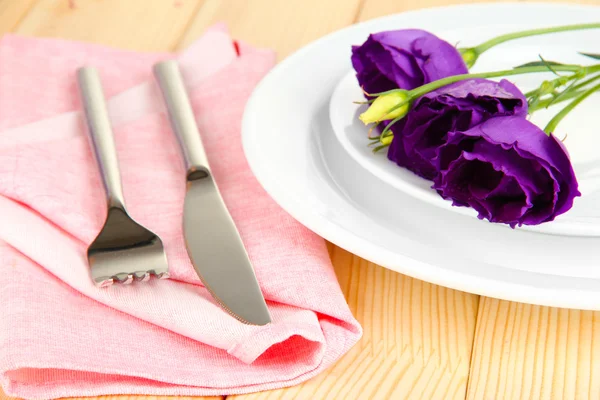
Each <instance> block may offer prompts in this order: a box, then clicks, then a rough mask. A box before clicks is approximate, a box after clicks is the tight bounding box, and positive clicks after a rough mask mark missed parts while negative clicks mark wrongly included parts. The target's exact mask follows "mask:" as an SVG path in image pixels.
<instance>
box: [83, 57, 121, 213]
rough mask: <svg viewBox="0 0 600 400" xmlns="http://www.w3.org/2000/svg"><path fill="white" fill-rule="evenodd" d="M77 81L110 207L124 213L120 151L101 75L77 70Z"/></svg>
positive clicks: (89, 68)
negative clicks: (114, 134) (109, 114)
mask: <svg viewBox="0 0 600 400" xmlns="http://www.w3.org/2000/svg"><path fill="white" fill-rule="evenodd" d="M77 81H78V84H79V93H80V95H81V100H82V102H83V109H84V114H85V120H86V123H87V127H88V129H87V130H88V134H89V136H90V139H91V142H92V147H93V149H94V155H95V158H96V162H97V163H98V167H99V168H100V173H101V175H102V182H103V183H104V188H105V189H106V197H107V201H108V206H109V208H120V209H122V210H125V199H124V197H123V188H122V186H121V175H120V174H119V161H118V159H117V149H116V146H115V140H114V137H113V132H112V128H111V125H110V119H109V117H108V111H107V108H106V101H105V99H104V93H103V91H102V84H101V82H100V75H99V74H98V71H97V70H96V69H95V68H93V67H82V68H80V69H78V70H77Z"/></svg>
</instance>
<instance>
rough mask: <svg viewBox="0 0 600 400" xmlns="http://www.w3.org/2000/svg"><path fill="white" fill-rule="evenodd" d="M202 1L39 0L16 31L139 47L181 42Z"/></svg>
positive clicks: (148, 48) (156, 48)
mask: <svg viewBox="0 0 600 400" xmlns="http://www.w3.org/2000/svg"><path fill="white" fill-rule="evenodd" d="M200 5H201V1H200V0H127V1H122V0H103V1H91V0H68V1H67V0H39V1H37V2H36V3H35V5H34V6H33V7H32V8H31V9H30V11H29V12H28V13H27V15H26V16H25V18H23V19H22V20H21V22H20V24H19V26H18V27H17V29H15V30H14V31H15V32H17V33H20V34H23V35H30V36H47V37H59V38H68V39H75V40H84V41H88V42H94V43H100V44H104V45H108V46H117V47H120V48H125V49H132V50H139V51H166V50H172V49H174V48H175V47H176V46H177V44H178V43H179V42H180V40H181V37H182V35H183V34H184V33H185V31H186V30H187V27H188V23H190V22H191V20H192V18H193V17H194V15H195V14H196V11H197V10H198V7H199V6H200Z"/></svg>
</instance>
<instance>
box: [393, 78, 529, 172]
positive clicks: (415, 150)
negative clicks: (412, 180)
mask: <svg viewBox="0 0 600 400" xmlns="http://www.w3.org/2000/svg"><path fill="white" fill-rule="evenodd" d="M506 115H517V116H522V117H524V116H526V115H527V100H526V99H525V96H523V94H522V93H521V92H520V91H519V89H517V87H516V86H515V85H513V84H512V83H510V82H509V81H506V80H502V81H501V82H494V81H490V80H486V79H469V80H464V81H460V82H456V83H453V84H451V85H448V86H444V87H442V88H440V89H437V90H435V91H432V92H430V93H428V94H426V95H424V96H423V97H420V98H419V99H417V100H416V101H415V103H414V105H413V107H412V109H411V111H410V112H409V113H408V114H407V115H406V116H405V117H404V118H403V119H402V120H400V121H398V122H397V123H396V124H395V125H393V127H392V131H393V133H394V139H393V140H392V143H391V145H390V148H389V150H388V158H389V159H390V160H392V161H394V162H395V163H397V164H398V165H400V166H402V167H405V168H408V169H409V170H411V171H413V172H414V173H415V174H417V175H419V176H422V177H423V178H426V179H433V178H434V177H435V176H436V175H437V174H438V166H437V151H438V148H439V147H440V146H442V145H443V144H445V143H446V140H447V138H448V133H449V132H452V131H466V130H468V129H470V128H472V127H474V126H476V125H477V124H480V123H482V122H483V121H485V120H488V119H490V118H492V117H494V116H506Z"/></svg>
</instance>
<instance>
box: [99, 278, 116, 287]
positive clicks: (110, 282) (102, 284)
mask: <svg viewBox="0 0 600 400" xmlns="http://www.w3.org/2000/svg"><path fill="white" fill-rule="evenodd" d="M114 283H115V280H114V279H113V278H106V279H103V280H102V281H99V282H98V281H97V282H96V286H97V287H100V288H106V287H109V286H112V285H113V284H114Z"/></svg>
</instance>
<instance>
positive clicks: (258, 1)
mask: <svg viewBox="0 0 600 400" xmlns="http://www.w3.org/2000/svg"><path fill="white" fill-rule="evenodd" d="M464 2H472V1H463V3H464ZM576 2H577V3H587V4H600V3H599V2H598V0H579V1H576ZM452 3H456V1H453V0H420V1H418V2H415V1H410V0H102V1H100V0H70V1H67V0H40V1H36V0H0V34H2V33H5V32H14V33H18V34H22V35H28V36H50V37H61V38H68V39H76V40H86V41H91V42H97V43H101V44H105V45H111V46H117V47H122V48H127V49H134V50H147V51H158V50H177V49H181V48H184V47H186V45H188V44H189V43H191V42H192V41H193V40H194V39H195V38H197V37H198V36H199V35H201V34H202V32H203V31H204V30H205V29H206V28H207V27H208V26H210V25H211V24H213V23H215V22H218V21H224V22H226V23H227V24H228V25H229V27H230V29H231V31H232V34H233V36H234V37H235V38H238V39H242V40H244V41H247V42H249V43H251V44H253V45H256V46H264V47H270V48H273V49H275V50H277V52H278V56H279V59H280V60H281V59H283V58H285V57H286V56H287V55H289V54H290V53H291V52H292V51H294V50H296V49H297V48H299V47H301V46H303V45H305V44H307V43H308V42H310V41H312V40H315V39H317V38H319V37H320V36H323V35H325V34H327V33H329V32H331V31H334V30H337V29H340V28H342V27H344V26H347V25H350V24H352V23H354V22H357V21H362V20H367V19H371V18H374V17H378V16H381V15H386V14H391V13H397V12H401V11H406V10H409V9H414V8H419V7H431V6H439V5H448V4H452ZM330 251H331V257H332V260H333V263H334V265H335V269H336V272H337V275H338V278H339V281H340V285H341V287H342V289H343V291H344V293H345V295H346V298H347V300H348V303H349V304H350V308H351V309H352V311H353V313H354V315H355V316H356V317H357V318H358V320H359V321H360V323H361V324H362V325H363V327H364V337H363V339H362V340H361V341H360V343H358V344H357V345H356V346H355V347H354V348H353V349H352V350H351V351H350V352H349V353H348V354H347V355H345V356H344V357H343V358H342V359H341V360H340V361H339V362H338V363H337V364H336V365H335V366H333V367H332V368H331V369H329V370H328V371H326V372H324V373H322V374H321V375H320V376H318V377H316V378H314V379H312V380H310V381H308V382H306V383H304V384H302V385H299V386H295V387H291V388H288V389H282V390H275V391H271V392H264V393H256V394H251V395H245V396H232V397H231V398H232V399H233V398H236V399H239V400H241V399H247V400H250V399H325V398H327V399H358V398H361V399H386V398H394V399H404V398H418V399H430V398H434V399H451V398H457V399H459V398H460V399H463V398H468V399H502V398H506V399H534V400H535V399H550V398H552V399H578V400H579V399H587V398H593V399H600V340H598V339H599V338H600V313H599V312H591V311H580V310H566V309H558V308H549V307H539V306H532V305H527V304H520V303H513V302H509V301H500V300H496V299H492V298H487V297H480V296H476V295H472V294H468V293H463V292H459V291H456V290H451V289H447V288H443V287H440V286H436V285H432V284H429V283H426V282H422V281H419V280H416V279H412V278H410V277H407V276H404V275H400V274H398V273H395V272H392V271H389V270H387V269H384V268H382V267H379V266H377V265H375V264H372V263H370V262H368V261H365V260H363V259H360V258H358V257H356V256H354V255H352V254H349V253H348V252H346V251H344V250H342V249H340V248H337V247H335V246H330ZM0 398H2V395H1V394H0ZM110 398H114V399H117V398H118V399H126V398H128V399H133V398H135V399H139V400H141V399H150V398H148V397H118V396H117V397H110ZM4 399H6V397H4ZM153 399H157V398H156V397H153ZM211 399H216V397H212V398H211Z"/></svg>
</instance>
